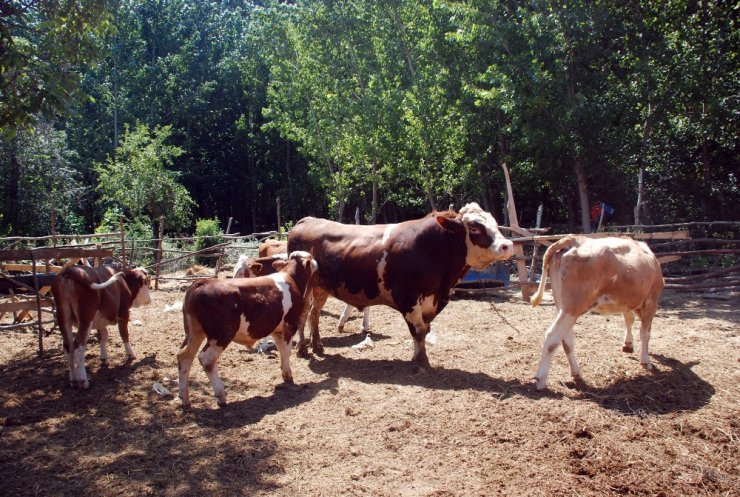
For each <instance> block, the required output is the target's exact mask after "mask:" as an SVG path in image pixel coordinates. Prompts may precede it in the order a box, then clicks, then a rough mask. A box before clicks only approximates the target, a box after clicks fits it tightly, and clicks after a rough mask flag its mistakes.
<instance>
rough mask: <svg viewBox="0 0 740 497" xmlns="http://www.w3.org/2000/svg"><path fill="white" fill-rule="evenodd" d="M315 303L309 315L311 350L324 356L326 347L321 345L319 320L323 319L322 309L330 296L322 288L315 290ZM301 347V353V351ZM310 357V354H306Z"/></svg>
mask: <svg viewBox="0 0 740 497" xmlns="http://www.w3.org/2000/svg"><path fill="white" fill-rule="evenodd" d="M312 293H313V302H312V304H311V311H310V315H309V324H310V325H311V348H312V349H313V352H314V354H317V355H323V354H324V345H323V344H322V343H321V335H320V334H319V318H320V317H321V309H323V308H324V304H325V303H326V299H327V298H329V294H328V293H327V292H325V291H324V290H322V289H320V288H314V289H313V292H312ZM300 350H301V349H300V347H299V351H300ZM306 356H308V353H306Z"/></svg>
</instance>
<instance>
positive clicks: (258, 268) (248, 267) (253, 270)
mask: <svg viewBox="0 0 740 497" xmlns="http://www.w3.org/2000/svg"><path fill="white" fill-rule="evenodd" d="M287 246H288V242H287V241H284V240H283V241H278V240H267V241H265V242H263V243H261V244H260V245H259V248H258V254H259V257H256V258H251V259H250V258H249V257H247V256H246V255H244V254H242V255H241V256H239V260H238V261H237V263H236V265H235V266H234V273H233V277H234V278H254V277H255V276H266V275H268V274H271V273H273V272H274V271H275V270H274V269H272V262H273V261H274V260H275V259H276V258H286V257H287V256H288V253H287V251H288V248H287ZM352 309H354V307H352V306H351V305H349V304H347V305H345V306H344V310H343V311H342V314H341V316H339V323H338V324H337V329H338V330H339V331H340V332H341V331H343V330H344V325H345V324H346V323H347V321H348V320H349V317H350V315H351V314H352ZM300 331H301V337H303V333H302V331H303V330H300ZM361 331H362V333H369V332H370V308H365V310H364V311H363V313H362V330H361ZM298 356H299V357H306V356H307V355H306V351H305V349H303V350H302V349H299V350H298Z"/></svg>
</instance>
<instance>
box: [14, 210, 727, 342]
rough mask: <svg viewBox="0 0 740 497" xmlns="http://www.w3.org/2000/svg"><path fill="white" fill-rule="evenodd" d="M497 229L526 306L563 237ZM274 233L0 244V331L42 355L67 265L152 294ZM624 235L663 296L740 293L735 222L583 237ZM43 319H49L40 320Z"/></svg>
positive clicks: (100, 236)
mask: <svg viewBox="0 0 740 497" xmlns="http://www.w3.org/2000/svg"><path fill="white" fill-rule="evenodd" d="M500 228H501V230H502V231H504V233H507V234H509V237H510V238H511V239H512V240H513V241H514V243H515V247H516V248H517V250H516V255H515V257H514V258H513V259H512V260H511V261H509V262H506V263H505V264H508V266H509V273H510V274H518V276H519V278H518V280H516V281H514V282H513V285H518V287H519V289H520V290H521V293H522V298H523V299H524V300H528V299H529V295H530V294H531V292H532V290H533V289H534V288H535V287H536V285H537V281H538V279H539V278H540V277H541V276H540V275H539V274H538V272H539V271H541V261H540V260H539V259H540V254H541V253H543V252H544V250H542V249H541V248H540V246H547V245H550V244H551V243H552V242H553V241H554V240H557V239H559V238H562V237H564V236H566V235H565V234H558V235H551V234H547V232H548V231H550V230H549V229H548V228H539V227H537V228H530V229H526V228H521V227H518V226H508V227H507V226H501V227H500ZM227 231H228V230H227ZM276 234H277V233H276V232H274V231H268V232H262V233H252V234H249V235H240V234H238V233H237V234H229V233H226V234H224V235H221V236H219V237H217V239H218V241H219V243H215V244H213V245H212V246H210V247H208V248H204V249H201V250H198V251H196V250H194V249H193V248H192V247H193V245H195V243H196V241H197V240H199V239H202V238H215V237H193V236H188V237H166V238H165V237H163V236H161V234H160V238H156V239H136V240H127V239H126V237H125V235H124V234H123V232H121V233H97V234H88V235H55V236H47V237H12V238H0V294H3V295H0V330H14V329H18V328H29V327H31V328H35V329H36V331H37V332H38V336H39V353H41V352H42V351H43V343H42V335H43V334H44V326H45V325H51V326H53V325H54V317H53V311H54V308H53V305H54V303H53V299H51V297H50V295H49V285H48V282H49V278H51V277H53V274H55V273H57V272H59V271H61V270H63V269H64V268H65V267H67V266H69V265H72V264H77V263H80V262H81V263H89V260H90V259H93V260H94V261H95V262H93V264H100V263H102V262H112V261H113V262H118V263H121V264H122V265H123V266H124V267H132V266H139V265H143V266H145V267H147V269H149V270H150V271H151V272H152V273H153V279H154V289H155V290H158V288H159V282H160V281H164V280H168V279H179V280H185V281H189V280H193V279H197V278H198V277H203V276H187V277H183V276H173V275H172V273H174V272H175V270H176V269H178V268H180V267H182V266H183V265H184V266H185V267H187V266H188V265H192V264H193V263H194V262H195V258H196V257H198V258H200V257H204V258H214V259H216V263H215V267H214V268H213V274H212V275H210V274H209V275H208V277H213V276H218V274H219V271H220V270H221V269H222V268H223V267H224V265H223V262H224V260H226V259H232V258H233V260H236V258H237V257H238V255H239V254H241V253H247V254H249V255H256V251H257V246H258V244H259V243H260V242H261V241H262V240H264V239H266V238H269V237H271V236H275V235H276ZM623 235H626V236H630V237H632V238H635V239H638V240H642V241H645V242H646V243H648V244H649V245H650V246H651V248H652V250H653V251H654V252H655V254H656V255H657V256H658V259H659V260H660V261H661V264H662V266H663V273H664V277H665V282H666V288H668V289H673V290H677V291H700V292H719V291H727V290H733V289H735V288H737V287H740V277H738V273H740V263H739V261H738V254H740V221H739V222H708V223H698V222H697V223H681V224H671V225H660V226H612V227H610V228H609V231H608V232H599V233H593V234H590V235H587V236H591V237H605V236H623ZM172 247H179V248H172ZM142 261H143V262H142ZM679 262H680V264H679ZM8 313H12V315H13V318H12V322H11V323H5V324H3V322H2V319H3V317H4V316H5V315H7V314H8ZM44 313H47V314H51V315H49V316H47V319H43V317H42V315H43V314H44ZM34 314H35V317H34ZM6 321H7V319H6Z"/></svg>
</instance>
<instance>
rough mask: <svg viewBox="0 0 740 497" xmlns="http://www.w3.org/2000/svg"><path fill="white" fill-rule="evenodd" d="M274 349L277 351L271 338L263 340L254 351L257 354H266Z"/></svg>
mask: <svg viewBox="0 0 740 497" xmlns="http://www.w3.org/2000/svg"><path fill="white" fill-rule="evenodd" d="M276 349H277V345H275V341H274V340H273V339H272V337H267V338H265V339H263V340H262V341H261V342H260V344H259V345H257V347H256V348H255V349H254V350H255V352H257V353H258V354H267V353H268V352H270V351H271V350H276Z"/></svg>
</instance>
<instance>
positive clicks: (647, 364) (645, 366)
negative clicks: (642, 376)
mask: <svg viewBox="0 0 740 497" xmlns="http://www.w3.org/2000/svg"><path fill="white" fill-rule="evenodd" d="M640 366H642V368H643V369H644V370H646V371H652V370H653V364H652V363H650V362H641V363H640Z"/></svg>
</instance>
